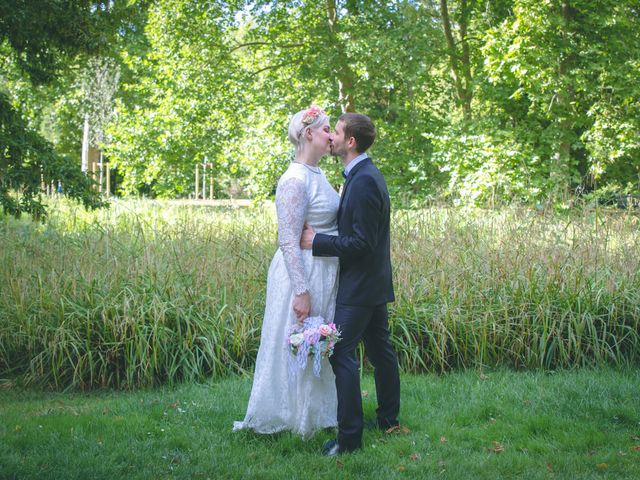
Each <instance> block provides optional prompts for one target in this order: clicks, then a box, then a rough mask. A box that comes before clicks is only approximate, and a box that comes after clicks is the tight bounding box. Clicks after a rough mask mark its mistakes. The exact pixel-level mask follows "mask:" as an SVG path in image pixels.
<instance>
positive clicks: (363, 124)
mask: <svg viewBox="0 0 640 480" xmlns="http://www.w3.org/2000/svg"><path fill="white" fill-rule="evenodd" d="M338 121H341V122H342V123H343V124H344V138H345V139H348V138H350V137H353V138H355V139H356V145H357V147H356V151H357V152H358V153H363V152H366V151H367V149H368V148H369V147H370V146H371V145H373V141H374V140H375V139H376V127H375V126H374V125H373V122H372V121H371V119H370V118H369V117H367V116H366V115H362V114H361V113H343V114H342V115H340V118H338Z"/></svg>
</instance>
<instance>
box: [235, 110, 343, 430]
mask: <svg viewBox="0 0 640 480" xmlns="http://www.w3.org/2000/svg"><path fill="white" fill-rule="evenodd" d="M289 140H290V141H291V143H293V145H295V149H296V154H295V159H294V160H293V161H292V162H291V165H289V168H288V169H287V171H286V172H285V173H284V175H282V177H281V178H280V180H279V181H278V188H277V190H276V212H277V216H278V245H279V247H280V248H279V249H278V250H277V251H276V253H275V255H274V257H273V260H272V261H271V266H270V267H269V274H268V277H267V304H266V308H265V313H264V320H263V323H262V334H261V337H260V347H259V349H258V357H257V360H256V368H255V373H254V377H253V386H252V388H251V396H250V398H249V405H248V406H247V413H246V415H245V418H244V420H243V421H241V422H234V426H233V429H234V430H240V429H251V430H253V431H255V432H258V433H275V432H279V431H282V430H289V431H292V432H294V433H297V434H300V435H302V436H303V437H309V436H311V435H312V434H313V433H315V432H316V431H318V430H321V429H323V428H327V427H335V426H336V425H337V420H336V411H337V400H336V388H335V377H334V375H333V371H332V369H331V365H330V364H329V362H328V360H327V359H323V360H322V367H321V370H320V377H319V378H318V377H316V376H315V375H314V373H313V365H312V364H313V362H307V367H306V369H305V370H304V371H301V372H298V373H297V374H296V375H294V376H291V375H290V374H289V370H288V368H289V367H288V356H289V355H291V354H290V353H289V350H288V346H287V344H286V337H287V332H288V330H289V329H290V327H291V326H292V325H293V324H295V323H296V322H302V321H303V320H304V319H306V318H307V317H309V316H312V317H315V316H321V317H323V318H324V319H325V320H326V321H327V322H332V321H333V314H334V309H335V302H336V292H337V273H338V258H337V257H314V256H312V254H311V250H301V249H300V235H301V233H302V228H303V226H304V224H305V222H306V223H308V224H309V225H311V226H312V227H313V228H314V230H315V231H316V232H322V233H327V234H329V235H336V234H337V224H336V213H337V211H338V205H339V203H340V198H339V196H338V194H337V193H336V192H335V190H334V189H333V188H332V187H331V185H330V184H329V182H328V181H327V179H326V178H325V176H324V173H323V172H322V170H321V169H320V167H318V163H319V161H320V158H321V157H322V156H323V155H327V154H329V153H330V150H331V142H332V136H331V129H330V127H329V117H328V116H327V114H326V113H325V112H324V111H323V110H322V109H321V108H320V107H318V106H315V105H313V106H311V107H310V108H308V109H306V110H302V111H300V112H298V113H296V114H295V115H294V116H293V118H292V119H291V121H290V123H289Z"/></svg>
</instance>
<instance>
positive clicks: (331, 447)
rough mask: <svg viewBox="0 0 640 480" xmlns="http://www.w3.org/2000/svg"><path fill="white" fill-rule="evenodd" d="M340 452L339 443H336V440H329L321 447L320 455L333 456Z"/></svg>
mask: <svg viewBox="0 0 640 480" xmlns="http://www.w3.org/2000/svg"><path fill="white" fill-rule="evenodd" d="M340 453H341V452H340V445H338V441H337V440H329V441H328V442H327V443H325V444H324V447H322V455H323V456H325V457H335V456H336V455H339V454H340Z"/></svg>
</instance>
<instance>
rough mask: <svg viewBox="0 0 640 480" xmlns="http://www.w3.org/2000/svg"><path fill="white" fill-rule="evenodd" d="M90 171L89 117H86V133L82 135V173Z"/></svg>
mask: <svg viewBox="0 0 640 480" xmlns="http://www.w3.org/2000/svg"><path fill="white" fill-rule="evenodd" d="M88 171H89V115H85V117H84V133H83V135H82V172H83V173H87V172H88Z"/></svg>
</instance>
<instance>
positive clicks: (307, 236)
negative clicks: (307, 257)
mask: <svg viewBox="0 0 640 480" xmlns="http://www.w3.org/2000/svg"><path fill="white" fill-rule="evenodd" d="M315 236H316V231H315V230H314V229H313V227H312V226H311V225H309V224H308V223H305V224H304V228H303V229H302V235H301V236H300V248H302V249H303V250H311V249H312V248H313V237H315Z"/></svg>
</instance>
